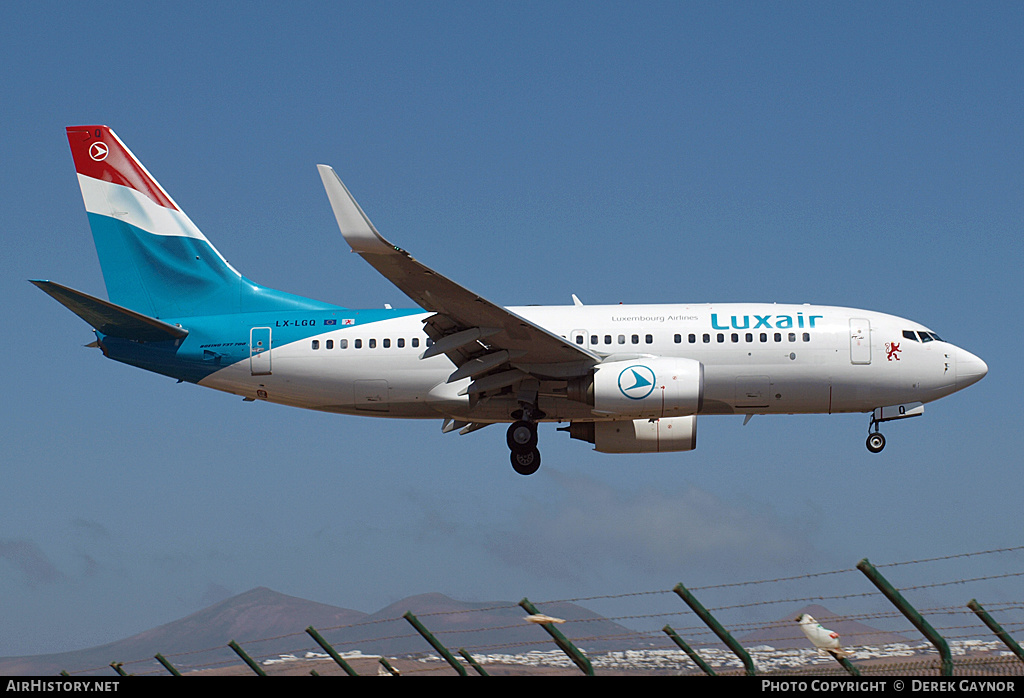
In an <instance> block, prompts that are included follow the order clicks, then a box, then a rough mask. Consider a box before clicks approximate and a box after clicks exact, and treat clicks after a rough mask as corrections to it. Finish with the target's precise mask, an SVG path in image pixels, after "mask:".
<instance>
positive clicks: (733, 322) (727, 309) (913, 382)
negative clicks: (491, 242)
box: [32, 126, 988, 474]
mask: <svg viewBox="0 0 1024 698" xmlns="http://www.w3.org/2000/svg"><path fill="white" fill-rule="evenodd" d="M67 135H68V140H69V142H70V144H71V153H72V155H73V157H74V162H75V168H76V170H77V172H78V183H79V185H80V187H81V190H82V198H83V199H84V201H85V209H86V211H87V213H88V218H89V225H90V226H91V228H92V235H93V240H94V242H95V245H96V251H97V253H98V255H99V259H100V266H101V267H102V270H103V279H104V281H105V283H106V288H107V297H108V299H109V300H102V299H100V298H96V297H94V296H91V295H88V294H86V293H83V292H81V291H76V290H74V289H71V288H68V287H66V286H62V285H60V284H57V283H54V282H52V281H33V282H32V283H34V284H35V285H36V286H38V287H39V288H40V289H42V290H43V291H45V292H46V293H48V294H49V295H50V296H52V297H53V298H54V299H56V300H57V301H58V302H60V303H62V304H63V305H65V306H66V307H67V308H69V309H70V310H71V311H72V312H73V313H75V314H77V315H78V316H79V317H81V318H82V319H83V320H85V321H86V322H87V323H89V325H91V326H92V327H93V329H94V330H95V334H96V342H95V344H94V345H95V346H97V347H99V348H100V349H101V350H102V351H103V354H104V355H105V356H107V357H108V358H111V359H114V360H115V361H120V362H123V363H126V364H131V365H133V366H138V367H139V368H143V369H146V370H148V371H154V372H156V373H161V374H164V375H166V376H170V377H172V378H176V379H178V380H179V381H187V382H189V383H196V384H198V385H202V386H206V387H208V388H214V389H216V390H221V391H224V392H228V393H233V394H235V395H239V396H241V397H243V398H244V399H245V400H247V401H254V400H255V401H260V400H262V401H266V402H276V403H280V404H284V405H292V406H295V407H304V408H307V409H313V410H322V411H325V412H337V413H340V414H352V415H365V416H373V417H396V418H404V419H437V420H439V421H441V420H443V427H442V431H444V432H450V431H454V430H458V431H459V433H460V434H467V433H469V432H472V431H475V430H477V429H480V428H482V427H486V426H488V425H491V424H509V427H508V431H507V438H506V441H507V444H508V447H509V450H510V452H511V461H512V466H513V468H515V470H516V472H519V473H522V474H530V473H533V472H535V471H536V470H537V468H538V467H539V465H540V451H539V450H538V448H537V425H538V423H540V422H560V423H562V424H563V425H564V426H562V427H561V428H560V429H559V431H565V432H568V435H569V437H571V438H573V439H579V440H581V441H586V442H589V443H591V444H593V445H594V448H595V450H597V451H600V452H602V453H648V452H665V451H689V450H692V449H694V448H695V447H696V445H697V418H698V417H699V416H704V415H723V414H725V415H729V414H733V415H735V414H742V415H746V419H749V418H750V417H751V416H752V415H760V414H810V413H828V414H833V413H840V412H863V413H868V414H870V421H869V423H868V438H867V447H868V449H869V450H871V451H872V452H875V453H877V452H879V451H881V450H882V448H883V447H884V446H885V438H884V437H883V436H882V434H881V433H880V432H879V425H880V424H881V423H882V422H887V421H890V420H896V419H906V418H909V417H915V416H918V415H921V414H922V413H923V411H924V404H925V403H927V402H931V401H932V400H937V399H939V398H941V397H944V396H946V395H949V394H951V393H954V392H956V391H958V390H962V389H963V388H966V387H967V386H969V385H971V384H973V383H975V382H977V381H979V380H981V378H982V377H984V376H985V374H986V373H987V372H988V367H987V366H986V365H985V363H984V362H983V361H982V360H981V359H979V358H978V357H976V356H974V355H973V354H971V353H969V352H967V351H965V350H963V349H960V348H959V347H956V346H954V345H952V344H950V343H948V342H946V341H944V340H942V339H940V338H939V336H938V335H937V334H935V333H934V332H932V331H931V330H930V329H928V328H927V327H924V326H922V325H920V324H918V323H916V322H913V321H911V320H905V319H903V318H899V317H895V316H893V315H885V314H882V313H877V312H872V311H868V310H855V309H850V308H838V307H829V306H815V305H776V304H763V303H742V304H736V303H732V304H714V303H712V304H698V303H686V304H679V305H639V306H626V305H612V306H603V305H584V304H583V303H581V302H580V301H579V300H578V299H577V298H576V297H575V296H573V304H572V305H564V306H549V307H519V308H504V307H502V306H499V305H497V304H495V303H492V302H490V301H488V300H487V299H485V298H483V297H481V296H478V295H477V294H475V293H473V292H471V291H469V290H467V289H465V288H463V287H462V286H460V285H459V284H457V283H456V282H454V281H452V280H450V279H448V278H446V277H445V276H443V275H441V274H439V273H438V272H436V271H434V270H433V269H431V268H429V267H427V266H425V265H423V264H422V263H420V262H418V261H416V260H415V259H413V257H412V256H410V255H409V253H408V252H406V251H405V250H403V249H401V248H400V247H397V246H396V245H393V244H392V243H390V242H388V241H387V240H385V239H384V238H383V237H382V236H381V235H380V233H378V232H377V230H376V228H374V226H373V224H372V223H371V222H370V219H369V218H368V217H367V216H366V214H365V213H363V210H362V209H361V208H360V207H359V205H358V204H357V203H356V201H355V199H354V198H353V197H352V195H351V194H350V193H349V191H348V189H347V188H346V187H345V185H344V184H342V182H341V180H340V179H339V178H338V175H337V174H336V173H335V172H334V170H333V169H331V168H330V167H327V166H326V165H320V166H319V171H320V177H321V179H322V180H323V184H324V187H325V189H326V190H327V198H328V199H329V201H330V205H331V208H332V209H333V212H334V217H335V219H336V220H337V223H338V226H339V227H340V229H341V233H342V235H343V236H344V237H345V240H346V241H347V242H348V244H349V245H350V246H351V247H352V250H353V251H355V252H357V253H359V255H360V256H362V257H363V259H365V260H366V261H367V262H369V263H370V265H372V266H373V267H374V269H376V270H377V271H379V272H380V273H381V274H382V275H384V277H385V278H387V279H388V280H389V281H391V283H393V284H394V285H395V286H397V287H398V288H399V289H401V290H402V291H403V292H404V293H405V294H406V295H408V296H409V298H411V299H412V300H413V301H414V302H415V303H416V305H417V306H419V307H418V308H415V309H410V310H397V309H392V308H390V307H385V308H383V309H373V310H367V309H358V310H357V309H352V308H345V307H342V306H338V305H333V304H331V303H324V302H321V301H316V300H311V299H308V298H302V297H300V296H296V295H292V294H289V293H284V292H282V291H276V290H273V289H269V288H266V287H264V286H260V285H259V284H256V283H254V282H252V281H250V280H249V279H247V278H246V277H244V276H242V275H241V274H240V273H239V272H238V271H236V270H235V268H234V267H232V266H231V264H229V263H228V261H227V260H226V259H224V257H223V256H221V254H220V253H219V252H218V251H217V250H216V248H214V247H213V245H212V244H211V243H210V241H209V240H207V238H206V237H205V236H204V235H203V233H201V232H200V231H199V229H198V228H197V227H196V226H195V225H194V224H193V223H192V221H191V220H190V219H189V217H188V216H186V215H185V213H184V212H183V211H182V210H181V208H180V207H179V206H178V205H177V204H176V203H175V202H174V200H173V199H172V198H171V197H170V196H169V195H168V194H167V192H166V191H164V189H163V187H161V186H160V185H159V184H158V183H157V182H156V180H155V179H154V178H153V177H152V176H151V175H150V174H149V172H148V171H147V170H146V168H145V167H143V166H142V164H141V163H140V162H139V161H138V160H137V159H136V158H135V156H134V155H133V154H132V153H131V151H130V150H128V148H127V147H126V146H125V145H124V143H122V142H121V140H120V139H119V138H118V137H117V136H116V135H115V134H114V133H113V131H111V130H110V129H109V128H107V127H106V126H73V127H69V128H68V129H67Z"/></svg>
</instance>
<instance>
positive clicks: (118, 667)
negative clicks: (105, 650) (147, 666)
mask: <svg viewBox="0 0 1024 698" xmlns="http://www.w3.org/2000/svg"><path fill="white" fill-rule="evenodd" d="M122 666H124V664H123V663H122V662H111V663H110V668H111V669H113V670H114V671H116V672H117V673H118V675H119V676H128V674H127V673H126V672H125V670H124V669H122V668H121V667H122Z"/></svg>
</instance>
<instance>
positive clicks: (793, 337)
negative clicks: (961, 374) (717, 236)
mask: <svg viewBox="0 0 1024 698" xmlns="http://www.w3.org/2000/svg"><path fill="white" fill-rule="evenodd" d="M922 334H923V333H922ZM904 335H906V333H905V332H904ZM714 336H715V339H716V341H717V342H718V343H719V344H724V343H725V342H726V341H727V340H726V337H728V341H731V342H733V343H734V344H738V343H739V342H741V341H745V342H753V341H754V333H753V332H747V333H745V334H743V335H742V337H743V339H742V340H741V339H740V337H741V335H740V333H738V332H733V333H731V334H729V335H726V334H725V333H723V332H719V333H718V334H717V335H714ZM769 336H771V338H772V339H773V340H774V341H776V342H782V341H790V342H795V341H797V337H799V338H800V341H803V342H809V341H811V333H810V332H802V333H800V334H799V335H798V334H797V333H796V332H787V333H782V332H775V333H773V334H772V335H769V334H768V333H767V332H761V333H759V334H758V339H759V340H760V341H761V342H768V341H769ZM711 337H712V335H710V334H703V335H701V341H702V342H703V343H704V344H710V343H711ZM600 339H601V335H596V334H592V335H590V344H591V346H596V345H599V344H601V342H600ZM583 341H584V336H583V335H582V334H578V335H576V343H577V344H579V345H581V346H582V345H583ZM673 341H674V342H675V343H676V344H682V343H683V335H681V334H677V335H675V336H674V337H673ZM686 341H687V342H688V343H690V344H696V343H697V335H695V334H689V335H687V336H686ZM925 341H931V340H925ZM612 343H613V342H612V335H610V334H606V335H604V344H612ZM615 343H616V344H625V343H626V335H624V334H620V335H618V337H617V338H616V341H615ZM629 343H630V344H639V343H640V335H638V334H634V335H630V336H629ZM653 343H654V335H650V334H645V335H644V344H653Z"/></svg>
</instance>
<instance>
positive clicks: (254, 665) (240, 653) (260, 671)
mask: <svg viewBox="0 0 1024 698" xmlns="http://www.w3.org/2000/svg"><path fill="white" fill-rule="evenodd" d="M228 647H230V648H231V649H233V650H234V651H235V654H237V655H238V656H239V657H241V658H242V661H243V662H245V663H246V664H248V665H249V668H250V669H252V670H253V671H255V672H256V673H257V674H258V675H259V676H266V675H267V674H266V672H265V671H263V669H261V668H260V665H259V664H257V663H256V662H254V661H253V659H252V657H250V656H249V655H248V654H246V653H245V650H243V649H242V647H241V645H239V644H238V643H237V642H235V641H234V640H232V641H231V642H229V643H228Z"/></svg>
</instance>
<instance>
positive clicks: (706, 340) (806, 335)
mask: <svg viewBox="0 0 1024 698" xmlns="http://www.w3.org/2000/svg"><path fill="white" fill-rule="evenodd" d="M711 336H712V335H710V334H708V333H704V334H703V335H701V342H702V343H703V344H710V343H711ZM726 336H727V335H726V334H725V333H724V332H719V333H718V334H717V335H715V341H716V342H717V343H718V344H725V342H726ZM740 336H741V335H740V333H739V332H733V333H731V334H729V335H728V338H729V341H731V342H732V343H733V344H738V343H739V342H740V341H744V342H748V343H752V342H753V341H754V333H753V332H747V333H745V334H744V335H742V337H743V339H742V340H741V339H740ZM769 336H770V337H771V339H772V340H773V341H776V342H782V341H789V342H795V341H797V337H798V336H799V337H800V341H803V342H809V341H811V333H810V332H803V333H800V335H797V333H796V332H786V333H782V332H774V333H772V334H771V335H769V334H768V333H767V332H761V333H759V334H758V335H757V339H758V341H760V342H762V343H767V342H768V341H769ZM673 339H674V341H675V343H676V344H682V343H683V335H681V334H677V335H676V336H675V337H674V338H673ZM686 341H687V343H689V344H696V343H697V335H695V334H688V335H686Z"/></svg>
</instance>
